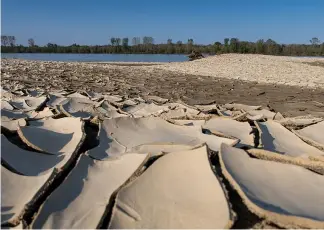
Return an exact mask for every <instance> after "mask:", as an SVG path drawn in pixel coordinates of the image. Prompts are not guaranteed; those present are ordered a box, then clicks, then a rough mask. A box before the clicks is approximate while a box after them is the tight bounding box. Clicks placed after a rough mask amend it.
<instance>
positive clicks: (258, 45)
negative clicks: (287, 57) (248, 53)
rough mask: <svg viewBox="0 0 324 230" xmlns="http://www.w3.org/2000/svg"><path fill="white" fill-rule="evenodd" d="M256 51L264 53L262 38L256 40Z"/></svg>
mask: <svg viewBox="0 0 324 230" xmlns="http://www.w3.org/2000/svg"><path fill="white" fill-rule="evenodd" d="M256 52H257V53H258V54H263V53H264V40H263V39H259V40H258V41H257V42H256Z"/></svg>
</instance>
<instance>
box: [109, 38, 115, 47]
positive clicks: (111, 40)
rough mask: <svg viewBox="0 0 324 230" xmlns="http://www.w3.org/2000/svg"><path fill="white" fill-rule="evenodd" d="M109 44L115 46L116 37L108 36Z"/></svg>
mask: <svg viewBox="0 0 324 230" xmlns="http://www.w3.org/2000/svg"><path fill="white" fill-rule="evenodd" d="M110 44H111V45H112V46H115V45H116V38H114V37H112V38H110Z"/></svg>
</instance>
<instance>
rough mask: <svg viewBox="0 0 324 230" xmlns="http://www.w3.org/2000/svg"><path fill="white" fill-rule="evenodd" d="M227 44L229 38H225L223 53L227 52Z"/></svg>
mask: <svg viewBox="0 0 324 230" xmlns="http://www.w3.org/2000/svg"><path fill="white" fill-rule="evenodd" d="M228 42H229V38H225V39H224V46H225V48H224V51H225V53H228V52H229V47H228Z"/></svg>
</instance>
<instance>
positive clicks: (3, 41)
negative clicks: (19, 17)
mask: <svg viewBox="0 0 324 230" xmlns="http://www.w3.org/2000/svg"><path fill="white" fill-rule="evenodd" d="M8 44H9V39H8V36H6V35H1V46H8Z"/></svg>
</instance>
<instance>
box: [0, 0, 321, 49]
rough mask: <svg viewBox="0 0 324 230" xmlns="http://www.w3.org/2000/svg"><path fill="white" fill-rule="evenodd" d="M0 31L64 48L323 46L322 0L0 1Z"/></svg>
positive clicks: (25, 39) (19, 37)
mask: <svg viewBox="0 0 324 230" xmlns="http://www.w3.org/2000/svg"><path fill="white" fill-rule="evenodd" d="M1 2H2V3H1V32H2V34H5V35H14V36H16V39H17V43H18V44H27V40H28V38H33V39H34V40H35V42H36V44H38V45H44V44H47V43H48V42H51V43H56V44H61V45H69V44H73V43H78V44H87V45H93V44H107V43H108V42H109V41H110V37H121V38H122V37H130V38H132V37H134V36H140V37H143V36H152V37H154V39H155V43H160V42H164V43H166V40H167V39H168V38H172V39H173V41H174V42H176V41H178V40H182V41H184V42H185V41H187V39H188V38H193V39H194V42H195V43H199V44H208V43H214V42H215V41H221V42H223V40H224V38H225V37H229V38H231V37H237V38H239V39H240V40H248V41H256V40H257V39H260V38H264V39H267V38H271V39H273V40H275V41H277V42H279V43H308V42H309V40H310V39H311V38H312V37H318V38H319V39H320V40H321V41H324V0H230V1H225V0H200V1H198V0H192V1H191V0H150V1H148V0H29V1H28V0H2V1H1Z"/></svg>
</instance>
